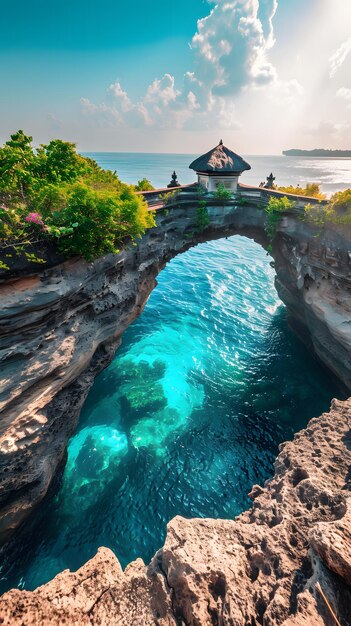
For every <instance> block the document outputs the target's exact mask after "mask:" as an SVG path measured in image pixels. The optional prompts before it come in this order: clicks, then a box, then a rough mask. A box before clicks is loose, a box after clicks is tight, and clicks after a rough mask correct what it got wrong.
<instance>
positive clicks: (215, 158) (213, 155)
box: [189, 141, 251, 174]
mask: <svg viewBox="0 0 351 626" xmlns="http://www.w3.org/2000/svg"><path fill="white" fill-rule="evenodd" d="M189 168H190V169H191V170H195V172H209V173H211V172H218V173H219V174H221V173H230V172H233V173H234V172H235V173H238V172H244V171H245V170H250V169H251V165H249V164H248V163H247V162H246V161H245V160H244V159H243V158H242V157H241V156H239V155H238V154H236V153H235V152H233V151H232V150H229V148H226V146H224V145H223V142H222V141H220V142H219V144H218V146H216V147H215V148H213V149H212V150H210V151H209V152H207V153H206V154H204V155H203V156H200V157H199V158H197V159H195V161H193V162H192V163H191V165H189Z"/></svg>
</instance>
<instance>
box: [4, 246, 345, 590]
mask: <svg viewBox="0 0 351 626" xmlns="http://www.w3.org/2000/svg"><path fill="white" fill-rule="evenodd" d="M335 392H336V390H335V388H334V387H333V385H332V383H331V382H330V380H329V377H328V375H327V374H326V373H325V372H324V371H323V370H322V368H321V367H320V366H319V365H318V364H317V363H316V362H315V361H314V360H313V358H312V357H311V356H310V355H309V354H308V352H307V351H306V349H305V348H304V346H303V345H302V344H300V343H299V342H298V340H297V339H296V338H295V337H294V336H293V334H292V333H291V332H290V330H289V329H288V327H287V324H286V320H285V308H284V306H283V305H282V303H281V302H280V301H279V298H278V296H277V294H276V291H275V287H274V270H273V269H272V267H271V266H270V258H267V256H266V253H265V252H264V250H263V249H262V248H261V247H260V246H259V245H258V244H257V243H255V242H254V241H253V240H251V239H248V238H246V237H242V236H234V237H229V238H228V239H221V240H219V241H218V240H217V241H216V242H213V241H210V242H207V243H203V244H200V245H199V246H197V247H195V248H192V249H190V250H189V251H187V252H186V253H184V254H182V255H179V256H178V257H176V258H175V259H173V260H172V261H171V262H170V263H169V265H168V266H167V267H166V269H165V270H163V271H162V272H161V274H160V276H159V285H158V287H157V289H156V290H154V292H153V294H152V296H151V297H150V300H149V302H148V304H147V306H146V308H145V310H144V312H143V314H142V315H141V316H140V318H138V319H137V320H136V321H135V322H134V324H133V325H132V326H131V327H130V328H129V329H128V331H126V334H125V336H124V340H123V345H122V347H121V349H120V350H119V351H118V352H117V354H116V357H115V359H114V361H113V362H112V363H111V365H110V366H109V367H108V368H107V369H106V370H105V371H104V372H103V373H102V374H101V375H100V376H99V377H98V378H97V379H96V381H95V384H94V386H93V388H92V390H91V392H90V395H89V397H88V399H87V401H86V403H85V406H84V409H83V412H82V416H81V420H80V426H79V429H78V431H77V433H76V434H75V435H74V436H73V438H72V439H71V441H70V444H69V450H68V455H69V456H68V463H67V466H66V469H65V472H64V475H63V480H62V486H61V489H60V490H59V492H58V493H57V494H56V495H55V497H54V498H53V499H52V500H51V501H50V502H48V503H45V505H44V506H43V507H42V508H41V510H40V511H39V512H38V514H37V515H36V516H35V518H33V520H32V522H31V524H32V525H33V527H34V526H35V528H36V532H35V535H34V534H33V536H35V537H38V541H37V543H33V544H32V546H31V548H30V550H29V551H28V552H27V554H26V555H18V558H17V557H16V558H15V559H13V558H12V561H13V563H12V568H11V569H9V570H8V572H4V573H3V574H5V585H4V587H6V588H9V587H11V586H16V585H17V584H18V583H19V580H20V579H21V580H22V581H23V585H24V586H25V587H26V588H34V587H37V586H38V585H39V584H43V583H44V582H46V581H47V580H49V579H50V578H52V577H53V576H54V575H55V574H56V573H58V572H59V571H62V569H65V568H71V569H77V568H78V567H79V566H80V565H82V563H83V562H85V561H86V560H87V559H88V558H90V557H91V556H92V555H93V554H94V553H95V551H96V549H97V548H98V547H99V546H100V545H105V546H108V547H111V548H112V549H113V550H114V551H115V552H116V554H117V556H118V558H119V559H120V561H121V563H122V565H123V566H125V565H126V564H127V563H128V562H130V561H131V560H133V559H134V558H136V557H138V556H141V557H142V558H143V559H144V560H145V561H146V562H147V561H148V560H149V559H150V557H151V556H152V555H153V554H154V552H155V551H156V550H157V549H158V548H159V547H160V546H161V545H162V543H163V540H164V535H165V526H166V523H167V522H168V521H169V520H170V519H171V518H172V517H173V516H174V515H176V514H180V515H183V516H185V517H199V516H200V517H224V518H232V517H234V516H235V515H237V514H239V513H240V512H241V511H242V510H243V509H244V508H247V507H248V506H249V504H250V501H249V499H248V496H247V494H248V493H249V491H250V489H251V486H252V485H253V484H254V483H261V484H262V483H263V482H264V480H265V479H266V478H268V477H269V475H270V474H271V473H272V464H273V460H274V458H275V456H276V453H277V446H278V444H279V443H280V442H282V441H284V440H286V439H288V438H291V437H292V435H293V433H294V432H295V431H296V430H298V429H300V428H302V427H303V426H304V425H305V423H307V421H308V419H310V418H311V417H313V416H314V415H318V414H319V413H320V412H321V411H323V410H325V409H326V408H328V404H329V401H330V399H331V397H332V396H333V395H335ZM39 564H40V566H39Z"/></svg>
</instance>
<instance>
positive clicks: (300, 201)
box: [138, 183, 327, 213]
mask: <svg viewBox="0 0 351 626" xmlns="http://www.w3.org/2000/svg"><path fill="white" fill-rule="evenodd" d="M138 195H142V196H143V197H144V198H145V200H146V202H147V203H148V206H149V209H150V210H158V209H162V208H164V207H165V206H166V205H170V206H171V205H172V204H177V205H179V204H186V203H188V202H189V200H190V199H191V200H194V201H199V200H205V201H206V204H207V205H209V206H211V205H216V204H218V202H219V201H221V203H222V204H225V205H228V206H231V205H235V204H236V203H238V201H239V202H240V200H241V201H247V202H250V203H252V204H256V205H259V206H261V207H263V208H264V206H266V205H268V203H269V200H270V198H272V197H275V198H283V197H287V198H289V199H290V200H293V202H294V208H293V211H294V212H298V213H301V212H303V211H304V209H305V207H306V205H307V204H315V205H317V204H319V205H325V204H326V203H327V201H326V200H318V198H313V197H310V196H300V195H295V194H291V193H285V192H283V191H278V190H276V189H267V188H265V187H255V186H253V185H243V184H239V185H238V188H237V192H236V193H235V194H233V196H232V198H229V199H226V200H223V199H222V200H219V199H218V198H216V196H215V195H214V194H210V193H205V194H203V193H199V187H198V184H197V183H192V184H190V185H182V186H180V187H171V188H169V187H164V188H161V189H153V190H152V191H139V192H138ZM173 199H174V202H173Z"/></svg>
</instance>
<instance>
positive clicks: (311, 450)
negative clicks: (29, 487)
mask: <svg viewBox="0 0 351 626" xmlns="http://www.w3.org/2000/svg"><path fill="white" fill-rule="evenodd" d="M350 426H351V400H348V401H347V402H338V401H334V403H333V406H332V409H331V411H330V413H327V414H324V415H322V416H321V417H319V418H316V419H313V420H311V422H310V423H309V424H308V426H307V428H306V429H305V430H303V431H301V432H300V433H298V434H297V435H296V436H295V439H294V441H292V442H289V443H286V444H283V445H282V446H281V452H280V454H279V456H278V458H277V460H276V463H275V475H274V478H273V479H272V480H271V481H269V482H268V483H267V484H266V486H265V488H264V489H262V488H261V487H254V488H253V490H252V494H251V497H252V498H253V499H254V501H253V506H252V508H251V509H250V510H249V511H247V512H245V513H243V514H242V515H241V516H239V517H238V518H237V519H236V520H233V521H232V520H211V519H192V520H186V519H183V518H181V517H176V518H174V519H173V520H172V521H171V522H170V523H169V525H168V532H167V538H166V541H165V545H164V547H163V548H162V549H161V550H160V551H159V552H158V553H157V554H156V555H155V557H154V558H153V560H152V561H151V563H150V564H149V565H148V566H145V565H144V563H143V562H142V561H141V560H140V559H138V560H137V561H135V562H134V563H131V564H130V565H129V566H128V567H127V569H126V570H125V572H122V570H121V568H120V565H119V563H118V561H117V559H116V557H115V556H114V555H113V553H112V552H111V551H110V550H107V549H106V548H101V549H100V550H99V551H98V553H97V555H96V556H95V557H94V558H93V559H91V560H90V561H89V562H88V563H86V564H85V565H84V566H83V567H82V568H81V569H80V570H78V572H76V573H70V572H69V571H65V572H63V573H61V574H59V575H58V576H56V578H54V579H53V580H52V581H51V582H49V583H48V584H46V585H44V586H43V587H40V588H38V589H37V590H36V591H34V592H27V591H19V590H12V591H10V592H9V593H7V594H5V595H4V596H3V597H2V599H1V601H0V623H2V624H5V625H14V626H17V625H20V624H21V625H24V626H26V625H27V624H28V625H30V624H53V625H55V624H64V623H66V624H106V625H107V624H116V625H121V626H129V625H134V624H135V625H138V626H139V625H140V626H149V625H150V626H151V625H154V624H156V625H159V626H171V625H172V626H176V625H180V624H183V625H185V624H186V625H191V626H213V625H218V626H224V625H230V626H258V625H259V624H264V625H265V626H271V625H272V626H273V625H277V626H278V625H284V626H309V625H311V626H319V625H327V626H335V624H336V622H335V620H334V618H333V616H332V613H331V611H330V609H329V607H328V605H327V604H326V602H325V600H324V598H323V596H322V594H321V592H320V591H319V585H320V589H321V590H322V592H323V594H324V596H325V597H326V598H327V601H328V603H329V605H330V608H331V609H332V611H333V612H334V613H335V615H336V616H337V619H338V620H339V622H340V624H342V625H343V626H347V625H349V624H350V623H351V587H350V582H351V581H350V515H351V497H350V488H351V481H350V463H351V431H350Z"/></svg>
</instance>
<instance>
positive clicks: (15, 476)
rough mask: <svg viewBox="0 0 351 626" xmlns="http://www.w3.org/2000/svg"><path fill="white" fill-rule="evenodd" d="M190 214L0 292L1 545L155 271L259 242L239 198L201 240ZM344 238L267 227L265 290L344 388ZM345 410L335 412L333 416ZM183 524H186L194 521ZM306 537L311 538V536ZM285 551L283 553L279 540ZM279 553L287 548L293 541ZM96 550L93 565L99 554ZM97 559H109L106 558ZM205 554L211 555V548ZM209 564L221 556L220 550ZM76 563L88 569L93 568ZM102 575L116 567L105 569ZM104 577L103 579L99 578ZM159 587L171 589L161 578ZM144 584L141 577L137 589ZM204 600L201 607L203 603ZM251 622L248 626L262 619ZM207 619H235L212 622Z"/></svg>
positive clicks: (168, 218)
mask: <svg viewBox="0 0 351 626" xmlns="http://www.w3.org/2000/svg"><path fill="white" fill-rule="evenodd" d="M196 207H197V201H195V200H194V198H192V196H191V194H181V196H179V197H178V198H177V200H176V202H175V204H174V206H171V207H169V208H167V209H165V210H161V211H158V214H157V227H156V228H153V229H151V230H149V231H148V232H147V233H146V234H145V236H144V237H143V238H142V239H141V240H140V242H139V243H138V245H136V246H131V247H130V248H128V249H127V250H125V251H123V252H121V253H120V254H119V255H107V256H106V257H104V258H101V259H98V260H97V261H95V262H94V263H91V264H88V263H86V262H84V261H83V260H78V259H74V260H71V261H68V262H66V263H63V264H60V265H57V266H55V267H53V268H51V269H47V270H45V271H42V272H41V273H38V274H34V275H29V276H27V277H22V278H19V279H17V280H12V281H7V282H3V283H2V284H1V285H0V293H1V305H2V306H1V312H0V338H1V344H0V348H1V351H0V359H1V376H2V385H1V392H0V411H1V413H0V415H1V419H0V476H1V483H0V537H1V541H2V542H3V543H5V542H6V541H7V540H8V539H9V538H10V537H11V535H12V534H13V532H14V530H15V529H16V528H18V527H19V526H20V525H21V524H22V523H23V522H24V521H25V519H26V518H27V517H28V515H29V514H30V513H31V512H32V511H33V509H34V508H35V507H36V506H37V505H38V504H39V503H40V501H41V500H42V498H43V497H44V496H45V494H46V493H47V490H48V488H49V486H50V484H51V481H52V479H53V477H54V476H55V474H56V473H57V470H58V468H59V466H60V465H61V464H62V462H63V461H64V458H65V450H66V445H67V441H68V439H69V437H70V436H71V435H72V433H73V432H74V430H75V428H76V425H77V421H78V417H79V412H80V408H81V406H82V404H83V402H84V400H85V397H86V395H87V393H88V391H89V388H90V386H91V384H92V382H93V380H94V377H95V376H96V374H97V373H98V372H99V371H101V369H102V368H104V367H106V365H108V363H109V362H110V360H111V358H112V357H113V355H114V353H115V350H116V349H117V347H118V345H119V343H120V341H121V336H122V334H123V331H124V330H125V328H126V327H127V326H128V325H129V324H130V323H131V322H132V321H133V320H134V319H135V317H136V316H137V315H139V314H140V312H141V311H142V309H143V306H144V304H145V302H146V301H147V298H148V296H149V294H150V292H151V291H152V289H153V288H154V287H155V285H156V280H155V279H156V276H157V274H158V273H159V271H160V270H161V269H162V268H163V267H164V265H165V264H166V263H167V261H168V260H169V259H171V258H172V257H173V256H175V255H176V254H178V253H179V252H182V251H184V250H186V249H187V248H189V247H190V246H192V245H194V244H196V243H198V242H200V241H203V240H206V239H213V238H218V237H223V236H229V235H232V234H236V233H237V234H243V235H246V236H248V237H252V238H254V239H255V240H256V241H257V242H258V243H260V244H262V245H264V246H266V245H267V240H266V235H265V230H264V226H265V220H266V214H265V212H264V211H263V210H262V208H260V207H259V206H257V204H255V202H254V201H252V202H248V201H247V202H246V205H242V204H240V205H236V204H235V202H234V201H233V202H232V203H227V204H226V205H224V206H218V205H217V206H216V205H215V204H214V203H213V202H212V203H209V207H208V210H209V217H210V226H209V228H208V229H207V230H206V232H203V233H200V232H198V227H197V220H198V218H197V209H196ZM349 241H350V237H348V236H347V235H345V234H343V233H339V232H338V230H337V229H336V228H335V229H332V228H328V229H326V230H324V231H322V232H318V230H317V229H316V228H315V227H313V226H309V225H307V224H306V223H304V222H302V221H301V219H300V218H299V217H298V216H297V215H295V214H291V215H289V216H287V217H285V218H284V219H283V221H282V223H281V224H280V226H279V230H278V233H277V237H276V239H275V243H274V249H273V257H274V260H275V266H276V272H277V289H278V292H279V294H280V296H281V298H282V299H283V301H284V302H285V303H286V305H287V307H288V310H289V313H290V318H291V320H292V322H293V323H294V326H295V327H296V328H297V329H298V331H299V333H300V334H301V335H303V336H304V338H305V339H306V338H307V340H308V341H310V342H311V345H313V347H314V349H315V351H316V353H317V354H318V356H319V357H320V359H321V360H322V362H323V363H324V364H325V365H326V366H327V367H329V369H330V370H332V371H333V372H334V373H335V374H336V375H337V376H338V377H339V379H340V380H341V381H342V382H343V383H344V384H345V385H346V386H347V387H349V388H351V364H350V353H351V298H350V287H351V250H350V244H349ZM345 406H346V405H345ZM349 408H350V407H349V405H347V408H345V409H343V411H344V413H345V412H347V411H348V410H349ZM325 419H326V418H325ZM289 445H290V444H289ZM329 452H330V451H329ZM333 467H334V470H333V471H335V472H339V471H340V467H339V461H337V462H335V465H333ZM340 489H341V487H340ZM254 510H255V509H254ZM245 515H249V514H245ZM253 521H255V523H254V524H251V525H252V526H253V528H256V526H257V528H258V527H259V525H260V522H259V521H258V522H257V520H256V518H254V519H253ZM192 523H193V524H194V528H197V526H199V527H201V524H202V522H199V521H198V522H195V521H194V522H192ZM179 524H181V525H182V527H183V526H184V524H185V526H186V523H185V522H179V520H178V521H177V520H176V521H174V522H172V524H171V528H177V527H178V525H179ZM207 524H210V528H211V529H212V530H211V531H210V532H211V533H215V529H216V528H217V527H218V528H224V529H226V524H228V522H222V521H220V520H217V521H212V522H207ZM177 532H178V531H177ZM224 532H225V530H224ZM257 532H258V531H257ZM196 533H197V530H196V531H195V535H196ZM195 535H194V537H195ZM172 536H173V535H172V532H171V534H169V535H168V539H167V542H166V547H165V548H164V550H163V551H162V554H166V553H167V550H168V548H167V545H171V544H170V543H169V542H170V541H171V539H170V537H172ZM199 536H200V535H199ZM181 541H183V540H181ZM243 541H245V538H243ZM314 541H315V542H317V541H318V533H317V534H316V536H315V540H314ZM319 543H320V544H321V542H319ZM239 544H240V542H239V543H238V545H239ZM201 545H202V544H201ZM315 545H316V544H315ZM285 548H286V549H288V548H287V545H286V546H285ZM211 549H212V548H211ZM223 549H225V548H223ZM241 549H245V547H243V546H242V548H241ZM289 549H290V548H289ZM291 549H293V551H295V552H296V550H295V547H294V546H293V547H292V548H291ZM323 549H324V551H325V553H326V552H327V551H328V548H326V547H324V548H323ZM321 550H322V548H321ZM239 552H240V550H239ZM104 554H105V553H103V554H102V556H100V557H99V559H100V560H101V559H102V560H103V559H104V558H105V556H104ZM108 558H109V559H110V560H111V559H112V557H111V555H110V556H109V557H108ZM208 558H210V556H209V557H208ZM213 558H215V559H217V557H215V553H213ZM218 558H222V556H221V554H220V553H219V554H218ZM217 560H218V559H217ZM112 561H113V559H112ZM161 565H162V564H161ZM87 567H88V568H89V567H92V568H93V570H94V567H95V565H94V562H93V564H92V565H87ZM162 567H163V566H162ZM116 568H117V569H116ZM136 568H137V569H138V568H139V570H140V574H135V576H136V579H137V580H139V578H138V576H139V577H140V580H142V581H143V580H144V578H145V572H144V569H143V567H141V565H140V564H139V565H136V566H133V567H132V569H131V570H130V571H131V572H134V573H135V571H136ZM140 568H141V569H140ZM112 570H113V571H114V572H116V571H118V567H117V565H116V564H115V565H114V566H113V568H112ZM112 570H111V571H112ZM139 570H138V571H139ZM113 571H112V573H111V576H114V574H113ZM255 571H256V570H255ZM106 576H107V578H109V576H110V574H108V573H106ZM133 576H134V574H133ZM194 576H195V574H194ZM115 578H116V576H115V577H114V579H115ZM121 580H122V579H121ZM123 580H124V578H123ZM157 580H158V583H157V584H159V585H160V587H159V589H160V590H161V589H163V591H162V593H165V594H166V595H167V594H169V589H168V588H167V585H166V583H165V579H164V578H162V577H160V576H158V578H157ZM251 582H252V581H251ZM161 583H162V584H161ZM168 583H169V584H171V586H172V587H173V584H172V583H170V581H169V580H168ZM65 584H66V583H65ZM72 584H75V583H72ZM121 584H122V583H121ZM123 584H124V582H123ZM133 584H134V583H133ZM140 584H141V583H140ZM149 584H150V581H149V580H148V579H147V583H145V585H149ZM182 584H183V583H182ZM209 584H210V583H209ZM211 584H212V583H211ZM250 584H251V583H250ZM104 585H105V583H104ZM135 585H136V587H138V584H137V583H135ZM143 585H144V583H142V584H141V586H143ZM184 585H185V583H184ZM213 585H214V591H213V594H214V595H213V594H212V596H211V597H217V600H218V599H219V598H220V597H222V596H223V589H222V583H221V582H219V583H217V582H216V580H214V582H213ZM184 590H185V587H184ZM219 591H220V592H219ZM141 593H142V592H141ZM162 593H161V591H160V597H162ZM187 593H188V592H187ZM189 593H190V592H189ZM142 595H143V596H144V593H143V594H142ZM150 601H151V600H150ZM160 601H161V600H160ZM218 601H219V600H218ZM120 602H122V600H120ZM135 602H137V599H136V600H135ZM173 603H174V599H173ZM207 603H209V606H212V600H210V598H209V596H208V598H207ZM121 606H122V604H121ZM174 606H175V605H174ZM53 610H54V609H53ZM92 610H93V609H92ZM167 610H170V609H167ZM257 610H258V609H257ZM175 614H176V610H175V612H173V613H170V618H169V619H170V621H169V622H160V623H176V622H172V621H171V620H174V619H175V618H174V615H175ZM258 614H259V611H258ZM172 615H173V617H172ZM177 619H178V618H177ZM184 619H185V620H186V619H188V618H187V617H186V618H185V617H184ZM194 619H195V618H194ZM196 619H198V618H196ZM213 619H214V620H215V618H213ZM216 619H217V618H216ZM221 619H222V622H221ZM255 619H256V618H255ZM259 619H260V618H257V621H256V622H255V621H251V622H248V623H250V624H251V623H252V624H254V623H262V622H260V621H259ZM82 623H85V622H84V621H83V622H82ZM120 623H124V622H120ZM125 623H128V622H125ZM135 623H138V622H135ZM139 623H152V622H150V621H149V622H147V621H145V622H142V621H140V622H139ZM177 623H178V622H177ZM179 623H181V622H179ZM185 623H188V622H185ZM189 623H194V624H198V623H199V624H200V623H202V622H201V621H193V622H189ZM204 623H206V622H204ZM212 623H218V624H220V623H233V624H234V623H236V622H235V620H234V621H233V622H230V621H223V618H220V617H218V619H217V622H216V621H213V622H212ZM238 623H246V622H238ZM265 623H267V624H268V623H278V622H274V621H271V622H268V621H266V622H265ZM281 623H282V622H281ZM316 623H318V622H316Z"/></svg>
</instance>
